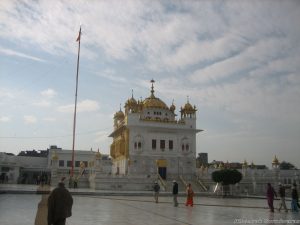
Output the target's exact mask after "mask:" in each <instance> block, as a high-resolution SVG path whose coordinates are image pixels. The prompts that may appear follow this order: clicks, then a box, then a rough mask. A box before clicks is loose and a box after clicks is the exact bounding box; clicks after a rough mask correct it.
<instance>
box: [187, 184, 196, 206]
mask: <svg viewBox="0 0 300 225" xmlns="http://www.w3.org/2000/svg"><path fill="white" fill-rule="evenodd" d="M186 194H187V198H186V203H185V205H186V206H188V205H190V206H192V207H193V205H194V201H193V198H194V191H193V189H192V185H191V184H188V185H187V188H186Z"/></svg>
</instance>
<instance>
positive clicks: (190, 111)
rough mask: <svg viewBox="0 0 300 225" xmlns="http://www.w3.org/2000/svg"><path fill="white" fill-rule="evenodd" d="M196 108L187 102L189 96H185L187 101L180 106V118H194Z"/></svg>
mask: <svg viewBox="0 0 300 225" xmlns="http://www.w3.org/2000/svg"><path fill="white" fill-rule="evenodd" d="M196 111H197V108H196V106H195V105H194V107H193V106H192V105H191V104H190V102H189V96H188V97H187V103H185V105H184V107H181V108H180V113H181V118H186V117H189V118H195V116H196Z"/></svg>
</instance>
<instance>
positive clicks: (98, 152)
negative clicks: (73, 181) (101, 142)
mask: <svg viewBox="0 0 300 225" xmlns="http://www.w3.org/2000/svg"><path fill="white" fill-rule="evenodd" d="M95 158H96V159H101V153H100V151H99V148H98V151H97V152H96V154H95Z"/></svg>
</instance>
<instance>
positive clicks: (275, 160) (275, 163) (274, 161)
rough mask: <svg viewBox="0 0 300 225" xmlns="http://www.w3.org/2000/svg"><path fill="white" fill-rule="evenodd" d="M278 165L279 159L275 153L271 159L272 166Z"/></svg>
mask: <svg viewBox="0 0 300 225" xmlns="http://www.w3.org/2000/svg"><path fill="white" fill-rule="evenodd" d="M278 165H279V160H278V158H277V156H276V155H275V156H274V158H273V161H272V166H273V167H274V166H275V167H278Z"/></svg>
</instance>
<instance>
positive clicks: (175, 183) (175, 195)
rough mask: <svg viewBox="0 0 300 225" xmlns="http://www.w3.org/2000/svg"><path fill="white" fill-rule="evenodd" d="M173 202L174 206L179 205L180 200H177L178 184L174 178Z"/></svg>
mask: <svg viewBox="0 0 300 225" xmlns="http://www.w3.org/2000/svg"><path fill="white" fill-rule="evenodd" d="M172 194H173V203H174V206H175V207H177V206H178V201H177V196H178V184H177V182H176V180H173V191H172Z"/></svg>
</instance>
